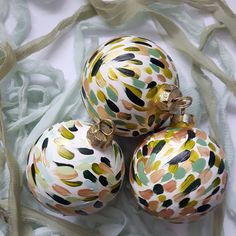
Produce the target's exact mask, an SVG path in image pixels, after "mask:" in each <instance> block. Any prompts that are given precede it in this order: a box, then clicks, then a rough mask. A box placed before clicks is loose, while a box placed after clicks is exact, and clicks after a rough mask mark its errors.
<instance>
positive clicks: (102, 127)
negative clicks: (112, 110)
mask: <svg viewBox="0 0 236 236" xmlns="http://www.w3.org/2000/svg"><path fill="white" fill-rule="evenodd" d="M114 130H115V125H114V123H113V121H112V120H109V119H104V120H100V121H99V122H98V123H96V124H94V125H92V126H91V127H90V128H89V130H88V132H87V139H88V141H89V142H90V144H91V145H92V146H93V147H100V148H106V147H108V146H109V145H110V144H111V142H112V139H113V134H114Z"/></svg>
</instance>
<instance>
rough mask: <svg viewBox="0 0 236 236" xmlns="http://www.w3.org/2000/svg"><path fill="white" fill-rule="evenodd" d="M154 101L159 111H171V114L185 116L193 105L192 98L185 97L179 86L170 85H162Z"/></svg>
mask: <svg viewBox="0 0 236 236" xmlns="http://www.w3.org/2000/svg"><path fill="white" fill-rule="evenodd" d="M153 101H154V103H155V104H156V105H157V107H158V108H159V109H161V110H162V111H169V112H170V113H171V114H178V113H181V114H183V113H184V110H185V109H186V108H187V107H188V106H190V105H191V104H192V98H191V97H189V96H183V95H182V93H181V91H180V90H179V88H178V87H177V86H175V85H170V84H162V85H160V86H159V87H158V91H157V93H156V95H155V97H154V100H153Z"/></svg>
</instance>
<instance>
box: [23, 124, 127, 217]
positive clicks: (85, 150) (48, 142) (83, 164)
mask: <svg viewBox="0 0 236 236" xmlns="http://www.w3.org/2000/svg"><path fill="white" fill-rule="evenodd" d="M113 131H114V127H113V126H112V123H111V121H109V120H103V121H101V122H100V123H98V124H97V125H95V126H88V125H85V124H83V123H80V122H79V121H78V120H76V121H68V122H62V123H58V124H56V125H54V126H52V127H51V128H49V129H47V130H46V131H45V132H44V133H43V134H42V135H41V136H40V137H39V139H38V140H37V141H36V143H35V144H34V145H33V147H32V148H31V150H30V152H29V155H28V161H27V167H26V177H27V180H28V186H29V188H30V190H31V192H32V194H33V195H34V197H35V198H36V199H37V200H38V201H39V202H40V203H42V204H43V205H44V206H45V207H47V208H49V209H50V210H52V211H56V212H59V213H61V214H63V215H76V214H81V215H87V214H91V213H94V212H97V211H98V210H100V209H101V208H103V207H104V206H105V205H106V204H107V203H108V202H109V201H110V200H112V199H113V198H114V197H115V196H116V194H117V193H118V191H119V189H120V187H121V184H122V180H123V177H124V172H125V167H124V159H123V154H122V151H121V149H120V147H119V146H118V144H117V143H116V142H115V141H114V140H112V134H113Z"/></svg>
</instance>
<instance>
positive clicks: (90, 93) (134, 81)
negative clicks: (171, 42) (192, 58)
mask: <svg viewBox="0 0 236 236" xmlns="http://www.w3.org/2000/svg"><path fill="white" fill-rule="evenodd" d="M173 90H174V92H173ZM81 91H82V97H83V101H84V104H85V106H86V108H87V110H88V112H89V114H90V116H91V117H92V118H93V119H94V120H98V119H111V120H112V121H113V122H114V123H115V125H116V130H115V134H116V135H121V136H138V135H141V134H146V133H148V132H149V131H152V130H153V129H155V128H158V127H160V126H161V125H162V124H163V123H164V122H165V121H166V120H167V119H168V118H169V115H170V114H169V109H170V107H168V106H167V105H166V101H163V99H164V100H165V93H166V92H168V93H169V92H173V93H172V95H173V96H171V99H172V100H173V99H174V98H175V97H178V96H179V95H180V91H179V90H178V75H177V72H176V69H175V66H174V64H173V61H172V59H171V58H170V57H169V56H168V55H167V54H166V52H165V51H164V50H162V49H161V48H160V47H159V46H157V45H156V44H155V43H153V42H152V41H150V40H148V39H145V38H141V37H136V36H124V37H119V38H115V39H113V40H111V41H109V42H107V43H105V44H103V45H101V46H100V47H99V48H98V49H97V50H96V51H95V52H94V54H93V55H92V56H91V57H90V58H89V60H88V61H87V62H86V64H85V67H84V72H83V77H82V88H81ZM176 92H177V93H176ZM168 102H171V101H168Z"/></svg>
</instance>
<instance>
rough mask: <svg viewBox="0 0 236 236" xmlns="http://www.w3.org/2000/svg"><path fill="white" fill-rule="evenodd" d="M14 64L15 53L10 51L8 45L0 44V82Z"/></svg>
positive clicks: (5, 43)
mask: <svg viewBox="0 0 236 236" xmlns="http://www.w3.org/2000/svg"><path fill="white" fill-rule="evenodd" d="M15 64H16V54H15V51H14V50H13V49H12V47H11V46H10V44H9V43H7V42H2V43H0V80H1V79H2V78H4V77H5V76H6V75H7V74H8V72H9V71H10V70H11V69H12V68H13V67H14V66H15Z"/></svg>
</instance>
